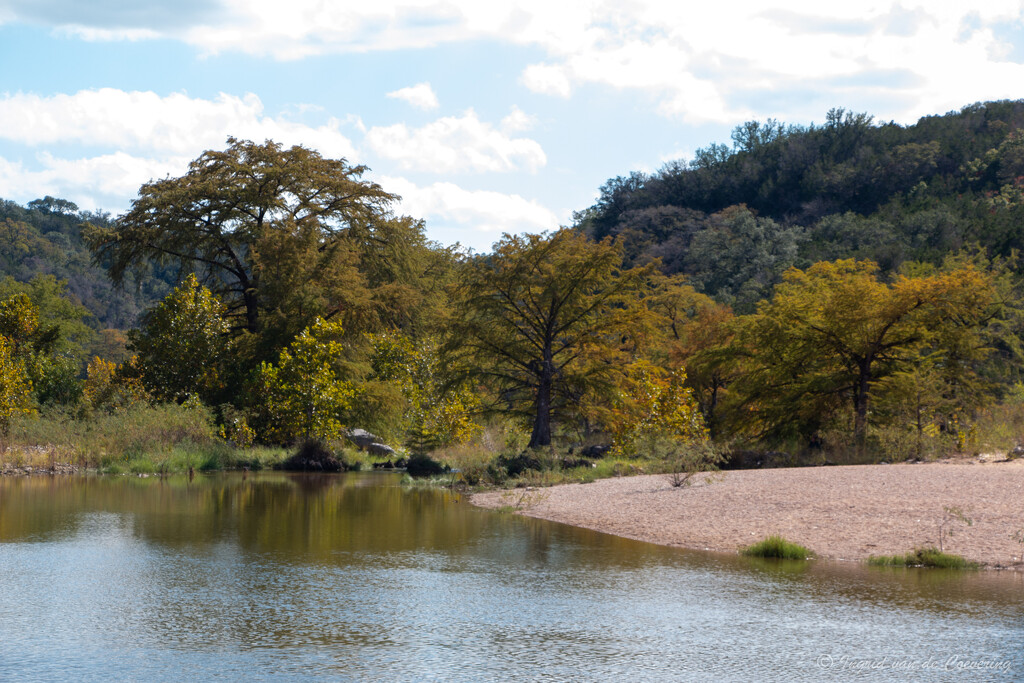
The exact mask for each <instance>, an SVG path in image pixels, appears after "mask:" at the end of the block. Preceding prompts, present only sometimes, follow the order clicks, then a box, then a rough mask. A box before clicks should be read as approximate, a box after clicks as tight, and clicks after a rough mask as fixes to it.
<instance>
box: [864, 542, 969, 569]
mask: <svg viewBox="0 0 1024 683" xmlns="http://www.w3.org/2000/svg"><path fill="white" fill-rule="evenodd" d="M868 564H869V565H871V566H872V567H933V568H936V569H977V568H978V564H977V563H976V562H968V561H967V560H965V559H964V558H962V557H960V556H959V555H953V554H951V553H944V552H942V551H941V550H939V549H938V548H935V547H931V546H929V547H925V548H918V549H916V550H913V551H911V552H909V553H907V554H905V555H872V556H871V557H869V558H868Z"/></svg>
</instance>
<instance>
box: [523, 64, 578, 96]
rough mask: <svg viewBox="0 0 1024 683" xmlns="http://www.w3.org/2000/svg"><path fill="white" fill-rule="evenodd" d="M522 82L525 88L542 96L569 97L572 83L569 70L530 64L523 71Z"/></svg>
mask: <svg viewBox="0 0 1024 683" xmlns="http://www.w3.org/2000/svg"><path fill="white" fill-rule="evenodd" d="M521 80H522V82H523V85H525V86H526V87H527V88H529V89H530V90H532V91H534V92H538V93H541V94H543V95H556V96H558V97H569V96H570V95H571V94H572V83H570V82H569V70H568V69H567V68H566V67H564V66H561V65H557V64H531V65H530V66H528V67H526V68H525V69H524V70H523V75H522V79H521Z"/></svg>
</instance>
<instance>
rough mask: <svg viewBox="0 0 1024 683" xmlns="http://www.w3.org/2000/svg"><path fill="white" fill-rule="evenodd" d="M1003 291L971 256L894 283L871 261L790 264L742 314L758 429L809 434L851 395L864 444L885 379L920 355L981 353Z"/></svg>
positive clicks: (745, 387) (746, 388) (745, 384)
mask: <svg viewBox="0 0 1024 683" xmlns="http://www.w3.org/2000/svg"><path fill="white" fill-rule="evenodd" d="M997 299H998V297H997V293H996V290H995V287H994V284H993V280H992V277H991V276H990V275H988V274H986V273H983V272H981V271H979V270H977V269H976V268H974V267H972V266H970V265H967V266H964V267H961V268H958V269H956V270H953V271H949V272H942V273H937V274H933V275H928V276H918V277H909V276H900V277H898V278H897V279H896V280H895V281H894V282H892V283H887V282H884V281H882V280H881V279H880V278H879V277H878V266H877V265H876V264H875V263H873V262H871V261H855V260H853V259H848V260H841V261H834V262H821V263H816V264H814V265H813V266H811V267H810V268H808V269H807V270H806V271H803V270H799V269H797V268H791V269H790V270H789V271H787V273H786V275H785V280H784V282H783V283H781V284H780V285H779V286H778V287H776V289H775V294H774V296H773V297H772V299H771V301H765V302H762V303H761V305H760V306H759V307H758V312H757V313H756V314H755V315H752V316H747V317H745V318H743V319H742V320H741V329H740V334H739V337H738V343H739V344H740V346H741V348H742V353H743V354H744V355H745V357H746V361H747V363H748V365H747V369H748V371H747V372H746V373H745V374H744V376H743V377H742V378H741V380H740V384H741V390H742V392H743V393H744V394H745V395H746V401H747V407H748V409H749V410H748V418H749V421H750V423H751V424H752V425H754V426H755V428H756V429H757V431H759V432H760V434H759V435H761V436H771V435H774V436H776V437H778V438H785V437H787V436H795V435H802V436H807V435H810V434H813V433H814V432H815V431H816V430H817V428H818V426H819V425H821V424H822V423H823V422H824V421H825V420H826V419H827V418H828V417H829V415H830V413H833V412H835V411H836V410H837V409H838V408H839V407H840V406H841V405H842V403H844V402H847V401H848V402H849V403H848V404H847V405H849V406H850V407H851V408H852V412H853V417H854V420H853V435H854V440H855V442H856V443H857V444H858V445H859V446H860V445H863V444H864V440H865V437H866V434H867V427H868V419H869V415H870V414H871V410H870V406H871V401H872V398H873V397H874V395H875V394H876V390H877V388H878V385H879V383H880V382H882V380H884V379H886V378H889V377H893V376H895V375H896V374H898V373H900V372H902V371H905V370H908V369H912V368H913V367H915V365H917V364H918V363H919V361H920V359H921V357H922V354H929V355H932V357H933V358H934V359H936V360H937V361H939V360H941V361H942V362H947V363H948V362H950V361H952V360H953V359H954V358H955V357H956V356H958V355H962V354H963V353H965V351H964V349H966V348H970V349H971V353H972V354H974V355H979V356H980V355H984V354H985V352H986V351H985V349H984V346H985V344H984V342H983V340H982V337H981V331H982V329H983V328H984V326H985V325H986V324H987V323H988V322H989V321H990V320H991V319H992V316H993V310H994V309H995V308H997V307H998V301H997ZM943 359H944V360H943Z"/></svg>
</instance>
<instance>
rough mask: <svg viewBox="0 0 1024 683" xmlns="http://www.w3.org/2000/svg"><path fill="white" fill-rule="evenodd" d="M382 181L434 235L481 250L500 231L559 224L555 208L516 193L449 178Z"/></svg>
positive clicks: (534, 229)
mask: <svg viewBox="0 0 1024 683" xmlns="http://www.w3.org/2000/svg"><path fill="white" fill-rule="evenodd" d="M378 182H379V183H380V184H381V185H382V186H383V187H385V188H387V189H388V190H389V191H390V192H396V193H398V194H399V195H401V196H402V201H401V206H400V209H399V210H400V211H401V212H402V213H407V214H409V215H412V216H417V217H422V218H424V219H425V220H426V222H427V228H428V231H430V233H431V234H432V235H435V236H436V237H438V238H441V239H443V241H446V242H455V241H458V242H461V243H462V244H463V245H464V246H468V247H472V248H474V249H476V250H478V251H489V250H490V247H491V245H492V244H493V243H494V242H495V241H497V240H498V239H499V238H500V237H501V235H502V233H506V232H507V233H512V234H516V233H521V232H540V231H544V230H554V229H557V228H558V226H559V216H558V215H557V214H556V213H555V212H553V211H551V210H550V209H548V208H546V207H544V206H542V205H541V204H539V203H538V202H536V201H534V200H529V199H525V198H523V197H521V196H520V195H517V194H505V193H502V192H493V191H490V190H467V189H464V188H462V187H460V186H458V185H455V184H453V183H449V182H438V183H433V184H431V185H427V186H425V187H420V186H417V185H415V184H414V183H412V182H410V181H408V180H406V179H405V178H399V177H385V178H380V179H379V180H378Z"/></svg>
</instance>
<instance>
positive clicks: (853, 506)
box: [472, 459, 1024, 570]
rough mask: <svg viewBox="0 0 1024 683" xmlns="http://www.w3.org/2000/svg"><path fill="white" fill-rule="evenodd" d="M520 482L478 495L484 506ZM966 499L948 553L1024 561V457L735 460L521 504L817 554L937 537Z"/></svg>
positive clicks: (495, 503) (588, 520)
mask: <svg viewBox="0 0 1024 683" xmlns="http://www.w3.org/2000/svg"><path fill="white" fill-rule="evenodd" d="M519 498H520V492H506V491H489V492H485V493H478V494H476V495H474V496H473V498H472V501H473V503H474V504H476V505H480V506H482V507H490V508H497V507H501V506H503V505H510V504H515V503H516V502H517V501H518V500H519ZM947 506H956V507H959V508H961V509H962V510H963V511H964V512H965V513H966V515H967V516H968V517H970V518H971V519H972V521H973V524H972V525H971V526H969V527H968V526H966V525H965V524H963V523H961V522H952V523H950V524H949V528H951V529H952V530H953V535H952V536H951V537H950V536H946V537H945V538H944V541H943V543H944V546H945V549H946V551H947V552H952V553H956V554H959V555H963V556H964V557H965V558H967V559H969V560H973V561H975V562H979V563H982V564H984V565H986V566H989V567H1006V566H1014V567H1015V568H1016V569H1018V570H1019V569H1024V563H1022V561H1021V558H1022V554H1024V544H1022V543H1020V542H1018V541H1017V540H1015V539H1014V534H1015V533H1016V532H1020V531H1021V530H1024V460H1016V461H1013V462H1006V461H1001V462H985V461H983V460H978V459H974V460H970V461H957V462H939V463H929V464H915V465H911V464H898V465H860V466H852V467H807V468H793V469H767V470H737V471H730V472H726V473H724V474H720V475H718V476H717V477H714V478H712V479H711V480H704V481H700V482H698V483H696V484H694V485H693V486H691V487H689V488H682V489H681V488H673V487H672V486H671V484H670V483H669V480H668V477H666V476H664V475H647V476H637V477H623V478H617V479H603V480H599V481H596V482H593V483H591V484H567V485H562V486H554V487H551V488H546V489H538V490H536V491H533V492H530V494H528V495H527V496H526V498H524V499H523V506H522V508H521V509H520V514H525V515H529V516H531V517H538V518H540V519H547V520H551V521H555V522H563V523H565V524H572V525H574V526H580V527H584V528H587V529H593V530H596V531H603V532H606V533H610V534H616V535H619V536H625V537H627V538H633V539H637V540H641V541H648V542H651V543H659V544H662V545H669V546H678V547H683V548H694V549H699V550H717V551H736V550H738V549H739V548H740V547H742V546H745V545H749V544H750V543H753V542H755V541H758V540H761V539H762V538H764V537H765V536H768V535H769V534H781V535H782V536H784V537H785V538H786V539H788V540H790V541H793V542H795V543H799V544H801V545H804V546H807V547H808V548H810V549H811V550H813V551H814V552H815V553H817V554H818V555H819V556H821V557H827V558H832V559H837V560H863V559H866V558H867V557H868V556H869V555H894V554H897V553H904V552H907V551H909V550H912V549H914V548H915V547H917V546H921V545H936V546H937V545H938V536H939V525H940V523H941V522H942V520H943V508H944V507H947Z"/></svg>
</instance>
